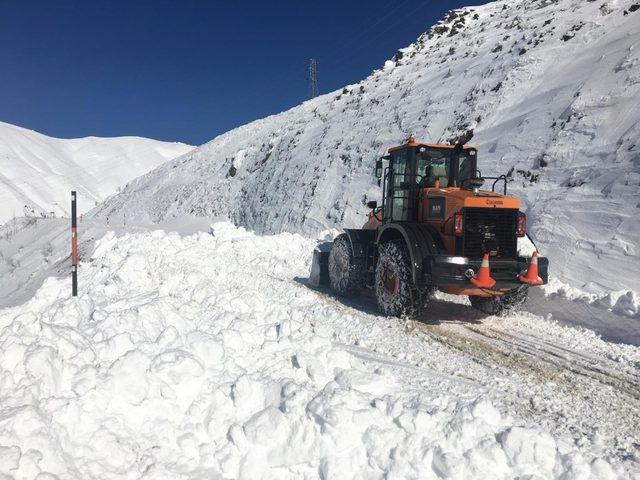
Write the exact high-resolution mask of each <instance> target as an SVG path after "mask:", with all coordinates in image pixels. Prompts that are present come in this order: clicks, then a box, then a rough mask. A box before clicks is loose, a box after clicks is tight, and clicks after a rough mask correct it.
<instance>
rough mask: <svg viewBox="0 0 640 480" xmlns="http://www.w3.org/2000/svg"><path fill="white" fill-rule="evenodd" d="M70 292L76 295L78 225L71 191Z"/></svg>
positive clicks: (73, 191) (74, 198)
mask: <svg viewBox="0 0 640 480" xmlns="http://www.w3.org/2000/svg"><path fill="white" fill-rule="evenodd" d="M71 282H72V286H71V289H72V290H71V294H72V295H73V296H74V297H77V296H78V225H77V223H76V192H75V190H72V191H71Z"/></svg>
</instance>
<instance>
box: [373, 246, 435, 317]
mask: <svg viewBox="0 0 640 480" xmlns="http://www.w3.org/2000/svg"><path fill="white" fill-rule="evenodd" d="M375 286H376V299H377V301H378V309H379V310H380V312H381V313H383V314H384V315H389V316H394V317H401V316H414V315H418V314H419V313H420V312H421V310H422V308H423V307H424V305H425V302H426V295H425V292H422V291H421V290H419V289H418V288H416V287H415V285H414V284H413V278H412V272H411V258H410V256H409V250H408V249H407V246H406V244H405V243H404V241H403V240H397V239H396V240H391V241H389V242H386V243H383V244H381V245H380V247H379V248H378V264H377V266H376V284H375Z"/></svg>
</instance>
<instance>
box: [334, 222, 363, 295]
mask: <svg viewBox="0 0 640 480" xmlns="http://www.w3.org/2000/svg"><path fill="white" fill-rule="evenodd" d="M329 285H330V286H331V290H332V291H333V292H334V293H335V294H336V295H339V296H342V297H349V296H352V295H353V294H354V293H355V292H356V291H357V290H358V289H360V288H361V287H362V286H363V285H364V267H363V262H362V260H361V259H358V258H355V256H354V254H353V248H352V247H351V242H350V241H349V238H348V237H347V235H346V234H344V233H343V234H341V235H338V236H337V237H336V239H335V240H334V241H333V245H332V247H331V252H330V253H329Z"/></svg>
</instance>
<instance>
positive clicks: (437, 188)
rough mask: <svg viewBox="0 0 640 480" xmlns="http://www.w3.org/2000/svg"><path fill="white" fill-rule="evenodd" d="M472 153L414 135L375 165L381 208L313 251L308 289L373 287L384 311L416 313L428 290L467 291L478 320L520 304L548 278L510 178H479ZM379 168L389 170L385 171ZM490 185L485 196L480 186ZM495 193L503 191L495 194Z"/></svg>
mask: <svg viewBox="0 0 640 480" xmlns="http://www.w3.org/2000/svg"><path fill="white" fill-rule="evenodd" d="M477 157H478V151H477V149H476V148H474V147H470V146H463V145H462V144H460V143H458V144H455V145H437V144H430V143H422V142H417V141H415V140H414V139H413V138H411V137H410V138H409V140H408V141H407V142H406V143H405V144H403V145H400V146H398V147H394V148H391V149H390V150H389V152H388V155H385V156H384V157H382V158H381V159H379V160H378V161H377V162H376V176H377V177H378V179H379V183H380V184H381V186H382V205H381V206H378V204H377V202H375V201H371V202H368V203H367V206H368V207H369V208H370V209H371V212H370V213H369V215H368V219H367V222H366V223H365V224H364V226H363V227H362V228H361V229H345V230H344V233H342V234H340V235H338V237H336V238H335V239H334V241H333V242H331V243H330V244H328V245H324V247H323V248H320V249H317V250H316V252H314V264H313V267H312V275H311V281H312V283H315V284H316V285H318V284H323V283H324V284H328V285H329V286H330V287H331V289H332V291H333V292H334V293H335V294H337V295H340V296H349V295H355V294H357V293H358V292H359V291H361V290H362V289H364V288H371V289H374V290H375V296H376V299H377V303H378V308H379V310H380V311H381V313H383V314H385V315H392V316H402V315H416V314H418V313H419V312H420V311H421V310H423V309H424V308H425V307H426V306H427V305H428V300H429V297H430V296H431V295H432V294H433V292H434V291H435V290H440V291H442V292H446V293H449V294H454V295H466V296H468V297H469V300H470V302H471V305H472V306H473V307H475V308H476V309H478V310H480V311H482V312H483V313H485V314H490V315H492V314H499V313H501V312H504V311H506V310H511V309H513V308H516V307H518V306H520V305H521V304H522V303H523V302H524V301H525V300H526V298H527V291H528V289H529V288H530V287H532V286H537V285H542V284H544V283H546V282H547V279H548V261H547V259H546V258H544V257H540V256H538V254H537V251H536V248H535V246H534V245H533V242H531V240H530V239H529V238H528V236H527V234H526V217H525V215H524V213H522V212H521V211H520V201H519V200H518V199H517V198H514V197H510V196H508V195H507V178H506V176H504V175H502V176H500V177H483V176H482V175H481V173H480V171H479V170H478V165H477ZM385 164H386V166H385ZM489 181H490V182H491V190H483V189H481V187H482V186H483V185H484V184H485V183H486V182H489ZM496 187H502V192H501V193H500V192H496Z"/></svg>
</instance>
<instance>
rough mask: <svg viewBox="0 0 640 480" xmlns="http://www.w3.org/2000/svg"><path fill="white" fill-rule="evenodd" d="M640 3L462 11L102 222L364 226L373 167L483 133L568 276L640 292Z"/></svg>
mask: <svg viewBox="0 0 640 480" xmlns="http://www.w3.org/2000/svg"><path fill="white" fill-rule="evenodd" d="M639 7H640V4H638V2H637V0H608V1H604V2H603V1H600V2H594V1H585V0H509V1H498V2H494V3H490V4H487V5H485V6H481V7H470V8H465V9H461V10H456V11H451V12H449V13H447V14H446V16H445V18H444V19H443V20H442V21H440V22H439V23H438V24H437V25H435V26H434V27H432V28H430V29H429V30H428V31H427V32H426V33H425V34H423V35H421V36H420V37H419V38H418V40H417V41H416V42H415V43H414V44H412V45H410V46H409V47H407V48H404V49H401V50H399V51H398V52H397V54H396V55H395V57H394V59H393V60H389V61H387V62H386V63H385V64H384V66H383V68H381V69H379V70H376V71H374V72H373V73H372V75H370V76H369V77H368V78H366V79H365V80H363V81H362V82H360V83H359V84H356V85H350V86H347V87H345V88H344V89H343V90H341V91H336V92H333V93H330V94H327V95H324V96H321V97H318V98H316V99H313V100H311V101H308V102H305V103H304V104H302V105H300V106H298V107H296V108H293V109H291V110H289V111H287V112H284V113H281V114H279V115H275V116H271V117H268V118H265V119H262V120H259V121H256V122H253V123H250V124H248V125H245V126H242V127H240V128H237V129H235V130H232V131H230V132H228V133H226V134H224V135H221V136H219V137H217V138H215V139H214V140H212V141H211V142H209V143H207V144H205V145H203V146H202V147H200V148H198V149H196V150H194V151H193V152H191V153H189V154H188V155H186V156H184V157H182V158H180V159H176V160H175V161H173V162H169V163H167V164H165V165H163V166H162V167H160V168H158V169H156V170H155V171H153V172H151V173H149V174H147V175H145V176H143V177H142V178H140V179H137V180H136V181H134V182H132V183H131V184H130V185H129V186H128V188H126V189H125V190H124V191H123V193H122V194H121V195H118V196H116V197H115V198H112V199H110V200H109V201H108V202H106V204H105V205H104V206H103V207H102V208H101V209H100V210H99V212H98V215H102V216H106V215H114V214H118V212H121V211H122V209H126V211H127V216H128V215H129V214H130V213H131V214H135V215H136V216H137V218H138V220H140V221H142V222H151V223H156V222H160V221H166V220H168V219H171V218H173V217H180V216H183V215H195V216H203V217H227V218H229V219H231V220H232V221H234V222H235V223H237V224H240V225H244V226H247V227H249V228H252V229H255V230H257V231H259V232H280V231H297V232H307V233H310V232H315V231H318V230H321V229H324V228H326V227H328V226H331V227H333V226H339V227H340V226H357V225H361V224H362V223H363V214H364V213H365V211H366V210H365V208H364V207H363V201H364V200H365V199H370V198H373V199H376V198H379V196H380V189H379V187H378V186H377V185H376V180H375V178H374V175H373V165H374V160H375V159H376V158H377V157H378V156H380V155H381V154H383V153H385V151H386V150H387V149H388V148H389V147H391V146H393V145H396V144H398V143H400V142H402V141H403V140H404V139H406V138H407V136H408V135H409V134H414V135H415V136H416V137H418V138H420V139H424V140H431V141H448V140H451V139H454V138H458V137H461V136H465V137H467V138H469V137H473V138H472V140H471V142H470V143H471V144H474V145H476V146H478V147H479V148H480V158H479V160H480V168H481V170H482V172H483V173H484V174H485V175H492V174H499V173H507V172H508V173H509V175H510V178H511V183H510V185H509V186H510V189H511V192H512V193H513V194H515V195H517V196H519V197H520V198H521V199H522V200H523V204H524V210H525V211H526V213H527V214H528V217H529V219H530V223H529V230H530V233H531V234H532V236H533V237H534V239H535V240H537V242H538V243H539V245H540V246H541V247H542V250H543V252H544V253H545V254H546V255H548V256H549V257H550V259H551V265H552V267H551V268H552V272H553V274H554V276H555V278H557V279H560V280H562V281H564V282H568V283H570V284H572V285H573V286H577V287H579V288H580V289H582V290H585V291H590V292H596V293H600V294H603V292H610V291H615V290H627V289H632V288H633V287H634V286H637V285H638V284H640V273H639V272H640V262H639V261H638V252H639V239H640V209H639V208H638V207H639V206H640V204H639V203H638V202H639V199H640V141H639V140H638V138H639V137H640V108H638V107H640V101H639V100H638V99H639V98H640V28H639V27H638V26H639V25H640V9H639Z"/></svg>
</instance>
